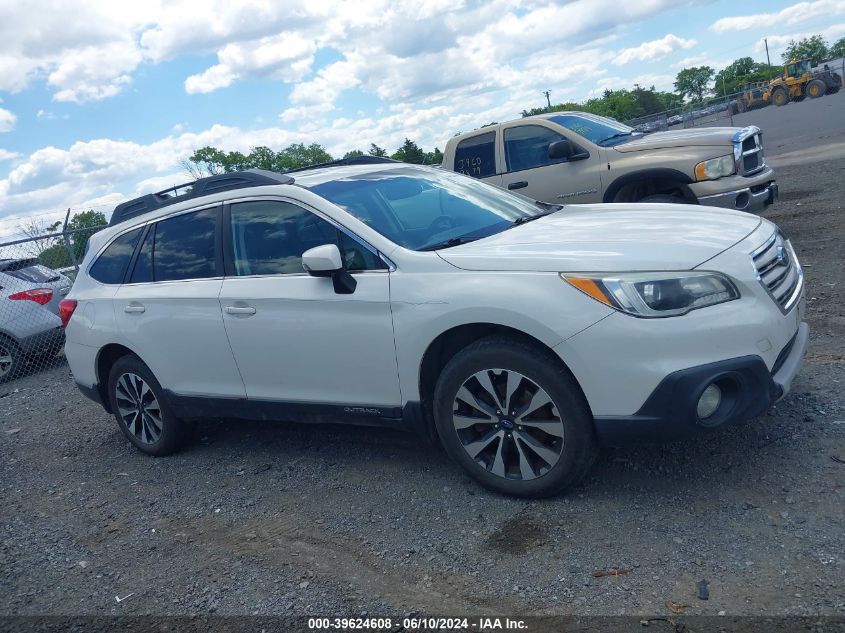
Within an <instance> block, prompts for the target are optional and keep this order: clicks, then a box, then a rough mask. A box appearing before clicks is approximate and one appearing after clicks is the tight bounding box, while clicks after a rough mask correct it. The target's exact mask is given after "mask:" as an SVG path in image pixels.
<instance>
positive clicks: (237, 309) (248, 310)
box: [226, 306, 255, 315]
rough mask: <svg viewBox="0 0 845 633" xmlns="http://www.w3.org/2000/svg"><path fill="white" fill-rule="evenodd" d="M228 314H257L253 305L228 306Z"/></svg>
mask: <svg viewBox="0 0 845 633" xmlns="http://www.w3.org/2000/svg"><path fill="white" fill-rule="evenodd" d="M226 314H246V315H251V314H255V308H253V307H252V306H226Z"/></svg>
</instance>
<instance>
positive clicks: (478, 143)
mask: <svg viewBox="0 0 845 633" xmlns="http://www.w3.org/2000/svg"><path fill="white" fill-rule="evenodd" d="M455 171H458V172H460V173H462V174H466V175H467V176H472V177H474V178H486V177H487V176H493V175H494V174H495V173H496V133H495V132H487V133H485V134H479V135H477V136H471V137H469V138H465V139H464V140H462V141H461V142H460V143H458V146H457V147H456V148H455Z"/></svg>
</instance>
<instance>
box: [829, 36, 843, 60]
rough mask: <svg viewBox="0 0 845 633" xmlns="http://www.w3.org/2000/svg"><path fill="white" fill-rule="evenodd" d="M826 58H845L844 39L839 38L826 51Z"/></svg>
mask: <svg viewBox="0 0 845 633" xmlns="http://www.w3.org/2000/svg"><path fill="white" fill-rule="evenodd" d="M828 57H845V37H840V38H839V39H838V40H836V41H835V42H834V43H833V46H831V47H830V50H829V51H828Z"/></svg>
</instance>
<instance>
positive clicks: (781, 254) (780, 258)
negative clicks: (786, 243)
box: [775, 244, 789, 266]
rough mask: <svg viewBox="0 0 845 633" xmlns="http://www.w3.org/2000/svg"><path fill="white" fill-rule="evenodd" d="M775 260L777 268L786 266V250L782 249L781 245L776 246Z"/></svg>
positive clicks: (787, 261) (787, 263)
mask: <svg viewBox="0 0 845 633" xmlns="http://www.w3.org/2000/svg"><path fill="white" fill-rule="evenodd" d="M775 253H776V254H775V259H776V260H777V263H778V266H788V265H789V259H788V256H787V254H786V249H785V248H784V247H783V244H778V246H777V250H776V251H775Z"/></svg>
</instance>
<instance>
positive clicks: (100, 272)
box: [88, 229, 141, 284]
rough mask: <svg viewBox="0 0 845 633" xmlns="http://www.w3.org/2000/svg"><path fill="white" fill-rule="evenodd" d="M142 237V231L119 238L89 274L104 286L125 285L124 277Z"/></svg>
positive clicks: (125, 234) (132, 232) (99, 258)
mask: <svg viewBox="0 0 845 633" xmlns="http://www.w3.org/2000/svg"><path fill="white" fill-rule="evenodd" d="M140 237H141V229H135V230H134V231H129V232H128V233H124V234H123V235H121V236H119V237H117V238H116V239H115V240H114V241H113V242H112V243H111V244H109V245H108V247H107V248H106V250H104V251H103V252H102V254H101V255H100V256H99V257H98V258H97V261H95V262H94V264H93V265H92V266H91V269H90V270H89V271H88V274H89V275H90V276H91V277H92V278H94V279H96V280H97V281H99V282H100V283H103V284H119V283H123V276H124V275H125V274H126V269H127V267H128V266H129V260H130V259H132V253H134V252H135V245H136V244H137V243H138V239H139V238H140Z"/></svg>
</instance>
